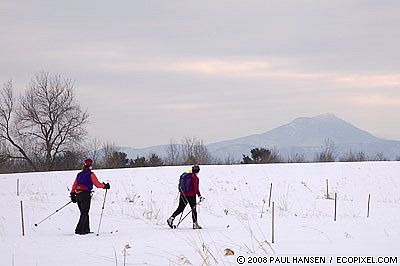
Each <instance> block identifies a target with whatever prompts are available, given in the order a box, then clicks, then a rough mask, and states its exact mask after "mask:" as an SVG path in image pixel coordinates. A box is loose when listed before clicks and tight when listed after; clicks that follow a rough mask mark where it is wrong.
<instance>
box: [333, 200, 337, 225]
mask: <svg viewBox="0 0 400 266" xmlns="http://www.w3.org/2000/svg"><path fill="white" fill-rule="evenodd" d="M336 208H337V193H335V215H334V218H333V220H334V221H336Z"/></svg>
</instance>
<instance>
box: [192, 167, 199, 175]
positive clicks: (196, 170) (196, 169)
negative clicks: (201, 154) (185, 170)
mask: <svg viewBox="0 0 400 266" xmlns="http://www.w3.org/2000/svg"><path fill="white" fill-rule="evenodd" d="M192 172H193V173H195V174H197V173H198V172H200V167H199V166H198V165H193V167H192Z"/></svg>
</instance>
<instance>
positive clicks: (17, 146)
mask: <svg viewBox="0 0 400 266" xmlns="http://www.w3.org/2000/svg"><path fill="white" fill-rule="evenodd" d="M88 117H89V115H88V113H87V111H83V110H82V109H81V107H80V105H79V104H78V102H77V101H76V99H75V95H74V89H73V84H72V82H71V80H69V79H63V78H61V76H60V75H50V74H49V73H47V72H42V73H39V74H36V75H35V77H34V78H33V79H32V81H31V83H30V84H29V86H28V88H27V90H26V92H25V93H24V94H23V95H22V96H21V97H20V98H18V99H16V98H15V97H14V94H13V87H12V82H11V81H9V82H8V83H6V84H5V85H4V87H3V90H2V91H1V99H0V128H1V129H0V134H1V138H2V139H5V140H6V141H7V143H8V144H9V145H10V146H11V147H12V148H13V149H14V150H16V151H17V152H18V154H19V156H17V155H15V153H13V152H10V157H12V158H20V159H24V160H26V161H27V162H28V163H29V164H30V165H31V167H32V168H33V169H34V170H40V168H42V169H44V170H50V169H53V167H54V163H55V161H56V158H57V156H59V155H62V154H63V153H65V152H68V151H70V150H74V148H75V147H76V145H77V144H79V143H80V142H81V141H82V140H83V139H84V137H85V136H86V124H87V122H88Z"/></svg>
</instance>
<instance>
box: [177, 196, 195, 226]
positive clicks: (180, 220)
mask: <svg viewBox="0 0 400 266" xmlns="http://www.w3.org/2000/svg"><path fill="white" fill-rule="evenodd" d="M200 202H201V201H200ZM197 206H199V204H198V203H197V204H196V205H194V206H193V208H190V211H189V212H188V213H187V214H186V215H185V216H183V218H182V215H181V218H182V219H179V222H178V224H177V225H176V226H175V228H177V227H178V225H179V224H180V223H181V222H183V220H185V218H186V217H187V216H188V215H189V214H190V213H191V212H192V211H193V209H194V208H196V207H197ZM182 214H183V212H182Z"/></svg>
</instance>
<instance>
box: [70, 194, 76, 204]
mask: <svg viewBox="0 0 400 266" xmlns="http://www.w3.org/2000/svg"><path fill="white" fill-rule="evenodd" d="M70 198H71V201H72V203H76V193H75V192H71V194H70Z"/></svg>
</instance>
